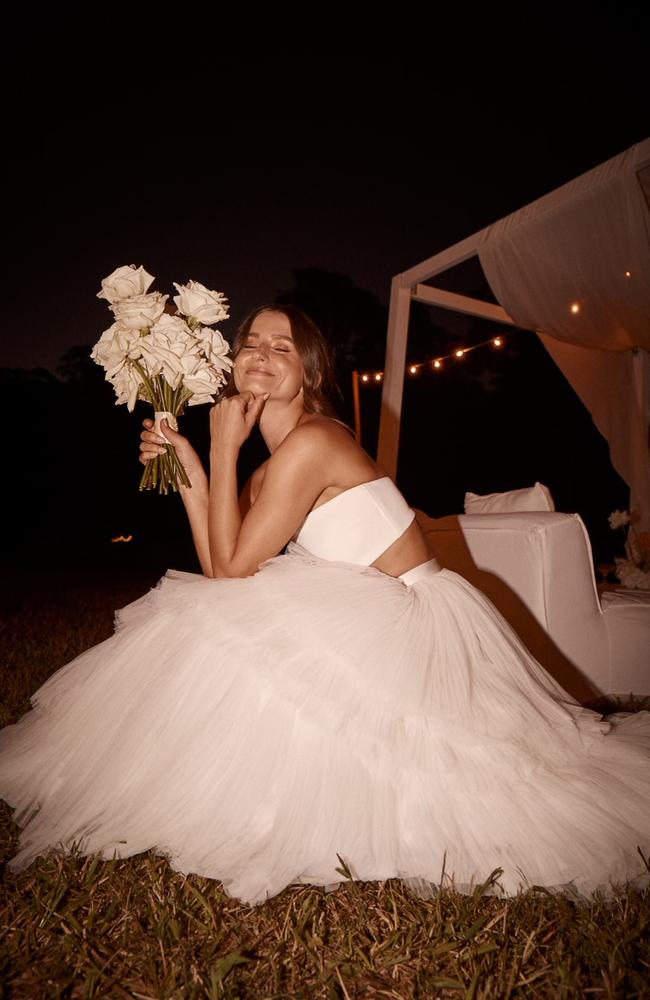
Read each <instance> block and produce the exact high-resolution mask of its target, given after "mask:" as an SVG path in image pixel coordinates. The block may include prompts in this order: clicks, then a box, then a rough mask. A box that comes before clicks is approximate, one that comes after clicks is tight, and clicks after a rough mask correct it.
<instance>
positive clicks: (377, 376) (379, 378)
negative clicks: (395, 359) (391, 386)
mask: <svg viewBox="0 0 650 1000" xmlns="http://www.w3.org/2000/svg"><path fill="white" fill-rule="evenodd" d="M375 382H381V372H377V374H376V375H375Z"/></svg>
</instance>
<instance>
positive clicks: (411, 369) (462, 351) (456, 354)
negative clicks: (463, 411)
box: [361, 303, 580, 382]
mask: <svg viewBox="0 0 650 1000" xmlns="http://www.w3.org/2000/svg"><path fill="white" fill-rule="evenodd" d="M574 304H575V305H577V307H578V310H579V309H580V306H579V304H578V303H574ZM504 343H505V337H502V336H501V337H491V338H490V339H489V340H483V341H481V343H480V344H474V345H473V346H472V347H459V348H458V349H457V350H455V351H453V352H452V353H451V354H445V355H443V356H442V357H440V358H436V359H435V361H419V362H417V363H416V364H411V365H409V366H408V368H407V372H408V373H409V375H417V373H418V372H419V370H420V368H431V369H433V370H435V371H441V370H442V368H443V362H445V361H448V360H449V359H450V358H463V357H465V355H466V354H469V352H470V351H475V350H476V349H477V348H478V347H485V346H486V345H487V344H489V345H490V346H491V347H497V348H499V347H503V345H504ZM383 377H384V373H383V372H372V373H368V372H364V373H363V374H362V375H361V381H362V382H370V381H371V380H372V381H374V382H381V381H382V379H383Z"/></svg>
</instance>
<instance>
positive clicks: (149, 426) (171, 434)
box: [139, 419, 205, 485]
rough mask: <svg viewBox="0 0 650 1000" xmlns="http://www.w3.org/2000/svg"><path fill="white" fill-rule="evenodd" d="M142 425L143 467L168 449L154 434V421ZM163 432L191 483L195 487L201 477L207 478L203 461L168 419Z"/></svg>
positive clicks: (141, 454) (141, 458)
mask: <svg viewBox="0 0 650 1000" xmlns="http://www.w3.org/2000/svg"><path fill="white" fill-rule="evenodd" d="M142 423H143V426H144V428H145V429H144V430H143V431H142V433H141V434H140V459H139V460H140V461H141V462H142V464H143V465H146V463H147V462H148V461H149V459H150V458H155V457H156V455H164V454H165V452H166V450H167V449H166V448H165V441H164V439H161V438H160V437H159V436H158V435H157V434H155V433H154V430H153V427H154V422H153V420H148V419H147V420H143V421H142ZM161 430H162V432H163V434H164V435H165V437H166V438H167V442H168V443H169V444H172V445H173V446H174V450H175V452H176V455H177V457H178V460H179V462H180V463H181V465H182V466H183V468H184V469H185V472H186V473H187V476H188V479H189V480H190V482H191V483H192V484H193V485H194V484H195V483H196V482H197V481H198V479H199V478H200V477H201V476H203V477H205V469H204V468H203V465H202V464H201V459H200V458H199V456H198V454H197V453H196V451H195V450H194V448H193V447H192V445H191V444H190V442H189V441H188V440H187V438H186V437H184V436H183V435H182V434H179V433H178V431H173V430H172V429H171V427H169V426H168V425H167V420H166V419H164V420H163V421H162V424H161Z"/></svg>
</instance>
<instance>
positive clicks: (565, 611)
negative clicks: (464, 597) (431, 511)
mask: <svg viewBox="0 0 650 1000" xmlns="http://www.w3.org/2000/svg"><path fill="white" fill-rule="evenodd" d="M417 519H418V522H419V524H420V526H421V527H422V529H423V530H424V532H425V534H426V536H427V540H428V543H429V546H430V548H431V550H432V553H433V555H435V556H436V557H437V559H438V560H439V561H440V563H441V564H442V565H443V566H445V567H446V568H448V569H452V570H455V571H456V572H457V573H460V574H461V575H462V576H464V577H465V578H466V579H467V580H469V581H470V583H473V584H474V585H475V586H477V587H479V588H480V589H481V590H482V591H483V592H484V593H485V594H486V595H487V596H488V597H489V598H490V600H491V601H492V602H493V603H494V604H495V605H496V607H497V608H498V609H499V610H500V611H501V613H502V614H503V615H504V617H505V618H506V619H507V620H508V621H509V622H510V624H511V625H512V626H513V628H514V629H515V631H516V632H517V633H518V634H519V636H520V637H521V639H522V640H523V641H524V642H525V643H526V645H527V646H528V648H529V649H530V651H531V652H532V653H533V655H534V656H535V657H536V658H537V659H538V660H539V661H540V663H542V664H543V666H544V667H546V669H547V670H548V671H549V672H550V673H551V674H553V676H554V677H555V678H556V679H557V680H558V681H559V682H560V684H562V686H563V687H564V688H565V689H566V690H567V691H569V692H570V693H571V694H572V695H573V696H574V697H575V698H577V699H578V700H579V701H581V702H582V703H583V704H589V703H590V702H596V701H598V699H599V698H601V697H602V696H611V695H614V696H618V697H629V695H630V694H634V695H637V696H647V695H650V592H647V591H623V590H620V591H612V592H608V593H605V594H604V595H603V598H602V600H601V599H600V598H599V595H598V590H597V588H596V581H595V577H594V571H593V563H592V557H591V545H590V542H589V536H588V535H587V531H586V529H585V526H584V524H583V522H582V520H581V518H580V517H579V516H578V514H560V513H557V512H555V511H554V512H550V511H540V512H535V513H511V514H460V515H454V516H450V517H443V518H435V519H434V518H430V517H428V516H427V515H426V514H424V513H422V512H421V511H417Z"/></svg>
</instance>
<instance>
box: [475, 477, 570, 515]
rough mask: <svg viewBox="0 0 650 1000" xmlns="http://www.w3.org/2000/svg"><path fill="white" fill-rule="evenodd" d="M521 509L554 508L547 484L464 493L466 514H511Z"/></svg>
mask: <svg viewBox="0 0 650 1000" xmlns="http://www.w3.org/2000/svg"><path fill="white" fill-rule="evenodd" d="M521 510H555V504H554V503H553V497H552V496H551V493H550V490H549V489H548V487H547V486H544V485H543V484H542V483H535V485H534V486H528V487H527V488H526V489H523V490H510V492H509V493H488V494H487V496H479V495H478V494H477V493H466V494H465V513H466V514H511V513H513V512H515V511H521Z"/></svg>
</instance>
